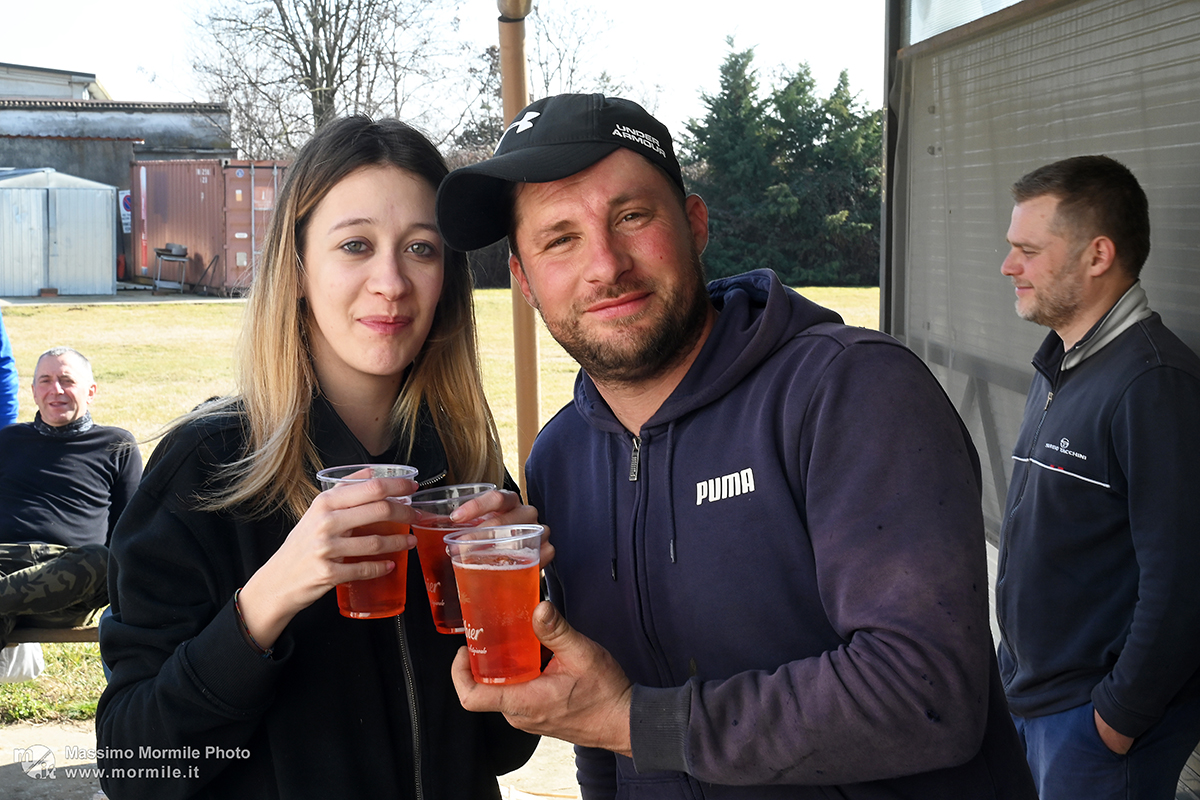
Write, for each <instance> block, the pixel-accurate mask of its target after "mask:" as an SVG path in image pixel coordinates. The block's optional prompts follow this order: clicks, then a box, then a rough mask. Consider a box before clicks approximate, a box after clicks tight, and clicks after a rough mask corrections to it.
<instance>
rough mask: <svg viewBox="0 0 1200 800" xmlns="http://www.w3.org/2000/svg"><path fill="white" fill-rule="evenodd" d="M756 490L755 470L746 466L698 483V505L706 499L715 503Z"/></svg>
mask: <svg viewBox="0 0 1200 800" xmlns="http://www.w3.org/2000/svg"><path fill="white" fill-rule="evenodd" d="M753 491H754V470H753V469H750V468H748V467H747V468H746V469H744V470H742V471H741V472H731V473H729V474H728V475H722V476H721V477H719V478H709V479H708V480H706V481H700V482H699V483H697V484H696V505H700V504H701V503H703V502H704V501H705V500H707V501H708V502H710V503H715V502H717V501H718V500H724V499H725V498H727V497H736V496H737V495H739V494H745V493H746V492H753Z"/></svg>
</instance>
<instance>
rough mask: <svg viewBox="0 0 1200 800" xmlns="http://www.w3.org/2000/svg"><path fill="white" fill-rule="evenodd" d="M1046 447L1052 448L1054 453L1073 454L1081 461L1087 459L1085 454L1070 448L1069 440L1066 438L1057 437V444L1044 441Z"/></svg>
mask: <svg viewBox="0 0 1200 800" xmlns="http://www.w3.org/2000/svg"><path fill="white" fill-rule="evenodd" d="M1046 449H1047V450H1053V451H1054V452H1056V453H1062V454H1063V455H1064V456H1074V457H1075V458H1078V459H1080V460H1081V461H1087V456H1085V455H1084V454H1083V453H1076V452H1075V451H1074V450H1072V449H1071V440H1070V439H1067V438H1062V439H1059V440H1058V444H1051V443H1050V442H1046Z"/></svg>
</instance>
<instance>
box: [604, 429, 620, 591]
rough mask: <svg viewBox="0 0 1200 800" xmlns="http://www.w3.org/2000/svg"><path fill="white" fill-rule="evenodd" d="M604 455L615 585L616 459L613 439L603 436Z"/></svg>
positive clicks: (610, 552) (610, 554) (612, 568)
mask: <svg viewBox="0 0 1200 800" xmlns="http://www.w3.org/2000/svg"><path fill="white" fill-rule="evenodd" d="M604 439H605V443H606V444H607V445H608V447H607V448H606V451H607V452H606V455H607V457H608V469H607V470H606V471H605V472H606V474H607V475H608V506H609V507H608V520H609V531H608V533H609V537H608V539H609V546H610V548H611V549H610V551H609V559H610V562H611V563H610V568H611V570H612V579H613V582H614V583H615V582H616V580H617V487H616V483H615V482H616V466H615V461H616V459H615V458H614V456H613V437H611V436H605V437H604Z"/></svg>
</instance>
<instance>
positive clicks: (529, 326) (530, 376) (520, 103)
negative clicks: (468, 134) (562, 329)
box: [496, 0, 541, 499]
mask: <svg viewBox="0 0 1200 800" xmlns="http://www.w3.org/2000/svg"><path fill="white" fill-rule="evenodd" d="M496 5H497V6H498V7H499V9H500V87H501V88H500V93H501V97H502V98H503V101H504V121H505V122H506V123H509V124H511V123H512V121H513V118H514V117H516V116H517V112H519V111H520V110H521V109H523V108H524V107H525V106H527V105H529V72H528V69H529V68H528V64H527V62H526V60H525V17H526V16H528V15H529V12H530V11H531V10H532V7H533V1H532V0H498V1H497V3H496ZM511 283H512V311H513V364H514V367H515V373H516V374H515V378H516V389H517V470H518V474H517V476H516V478H517V481H518V482H519V483H520V484H521V493H522V494H523V495H524V496H525V497H526V499H528V494H527V493H526V492H525V459H526V458H528V457H529V451H530V449H532V448H533V440H534V438H535V437H536V436H537V433H538V427H539V425H540V421H541V412H540V399H539V388H538V382H539V377H538V343H537V320H536V318H535V315H534V313H533V308H532V307H531V306H530V305H529V304H528V303H527V302H525V297H524V295H522V294H521V287H520V286H518V285H517V282H516V279H511Z"/></svg>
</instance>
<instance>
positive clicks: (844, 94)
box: [680, 41, 883, 285]
mask: <svg viewBox="0 0 1200 800" xmlns="http://www.w3.org/2000/svg"><path fill="white" fill-rule="evenodd" d="M732 44H733V43H732V41H730V45H731V49H732ZM753 60H754V51H753V49H750V50H744V51H741V52H736V51H735V52H731V53H730V54H729V56H728V57H727V58H726V60H725V63H724V64H723V65H722V67H721V82H720V91H719V92H718V93H717V94H716V95H713V96H709V95H704V96H703V100H704V103H705V106H706V107H707V108H708V113H707V114H706V116H705V118H704V119H703V120H700V121H696V120H693V121H692V122H691V123H689V124H688V133H689V135H688V136H687V137H685V138H684V140H683V141H682V142H681V146H680V149H681V152H682V155H683V156H684V159H685V163H686V165H687V167H686V168H687V174H688V177H689V179H690V181H691V185H692V186H693V187H694V188H695V189H696V190H697V191H698V192H699V193H700V194H701V195H702V196H703V197H704V198H705V200H706V201H707V202H708V205H709V209H710V220H711V225H712V236H711V239H710V245H709V249H708V250H707V251H705V263H706V264H707V266H708V269H709V272H710V274H711V275H712V276H713V277H719V276H723V275H732V274H736V273H738V272H744V271H746V270H748V269H755V268H758V267H768V268H770V269H773V270H775V271H776V272H777V273H778V274H779V276H780V278H781V279H782V280H783V281H784V282H785V283H790V284H792V285H803V284H809V285H813V284H816V285H834V284H843V285H870V284H874V283H876V282H877V281H878V275H879V215H880V186H881V164H882V119H883V117H882V112H881V111H867V110H865V109H863V108H862V107H861V106H860V105H859V104H858V103H857V101H856V100H855V98H854V95H853V94H852V93H851V91H850V85H849V79H848V77H847V75H846V73H845V72H843V73H842V75H841V78H840V80H839V81H838V85H837V87H836V88H835V89H834V90H833V92H832V93H831V94H830V95H829V97H828V98H825V99H821V98H819V97H818V96H817V95H816V84H815V82H814V81H813V78H812V75H811V72H810V71H809V68H808V66H807V65H806V64H801V65H800V67H799V68H798V69H797V70H796V71H795V72H794V73H792V74H790V75H784V76H783V78H782V82H781V85H780V86H778V87H777V88H773V89H772V90H771V91H770V93H769V94H768V96H767V99H766V100H760V99H759V87H758V79H757V75H756V73H755V72H754V71H753V69H752V65H753Z"/></svg>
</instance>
